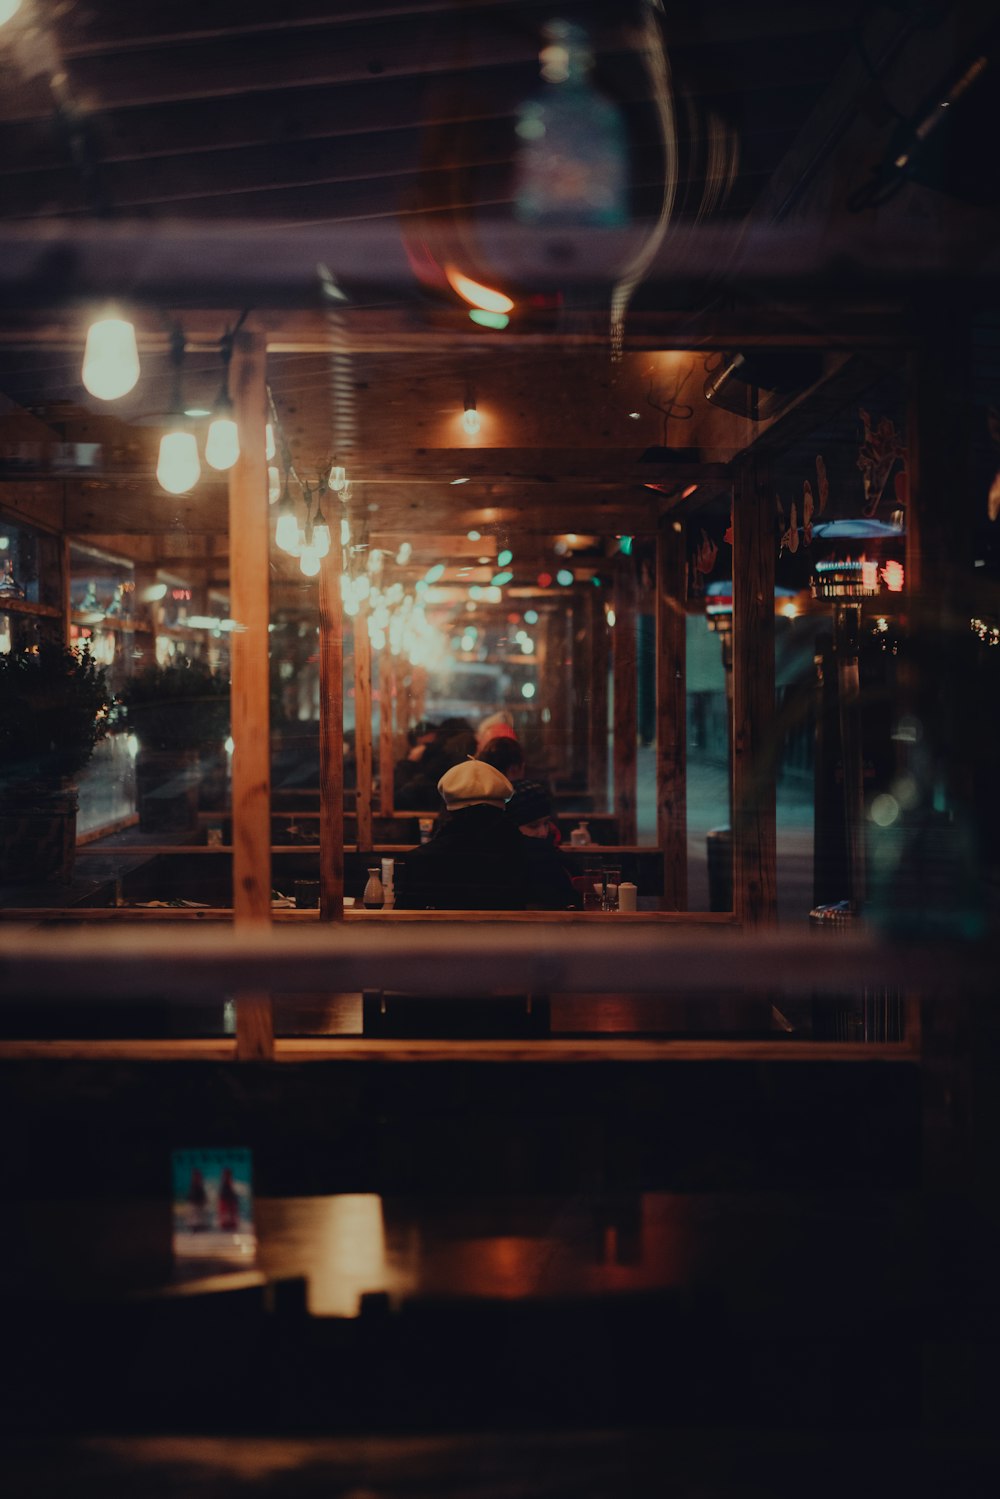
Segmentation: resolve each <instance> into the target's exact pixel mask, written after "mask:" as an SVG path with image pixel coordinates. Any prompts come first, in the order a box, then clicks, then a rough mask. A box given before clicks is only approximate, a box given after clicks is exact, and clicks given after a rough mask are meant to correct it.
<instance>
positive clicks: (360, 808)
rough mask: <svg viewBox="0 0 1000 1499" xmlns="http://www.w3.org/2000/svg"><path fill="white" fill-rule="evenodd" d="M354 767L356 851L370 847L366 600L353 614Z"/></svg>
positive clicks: (369, 649)
mask: <svg viewBox="0 0 1000 1499" xmlns="http://www.w3.org/2000/svg"><path fill="white" fill-rule="evenodd" d="M354 770H355V776H356V780H357V788H358V793H357V814H358V822H357V828H358V835H357V836H358V851H359V852H360V853H370V852H371V847H372V841H373V840H372V647H371V641H370V639H369V637H368V601H367V599H365V600H363V601H362V603H361V604H360V605H359V607H358V612H357V614H356V615H355V616H354Z"/></svg>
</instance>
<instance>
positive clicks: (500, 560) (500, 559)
mask: <svg viewBox="0 0 1000 1499" xmlns="http://www.w3.org/2000/svg"><path fill="white" fill-rule="evenodd" d="M513 560H514V553H513V552H512V551H511V549H510V547H504V549H503V551H502V552H498V553H497V566H498V567H507V566H508V564H509V563H511V562H513Z"/></svg>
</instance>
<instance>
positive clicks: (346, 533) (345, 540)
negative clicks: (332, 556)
mask: <svg viewBox="0 0 1000 1499" xmlns="http://www.w3.org/2000/svg"><path fill="white" fill-rule="evenodd" d="M350 540H351V523H350V521H349V520H341V522H340V544H341V546H342V547H346V546H348V545H349V544H350Z"/></svg>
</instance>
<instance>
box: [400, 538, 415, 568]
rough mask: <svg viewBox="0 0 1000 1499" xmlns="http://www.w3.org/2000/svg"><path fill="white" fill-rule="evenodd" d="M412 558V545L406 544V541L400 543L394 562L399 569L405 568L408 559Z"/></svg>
mask: <svg viewBox="0 0 1000 1499" xmlns="http://www.w3.org/2000/svg"><path fill="white" fill-rule="evenodd" d="M412 556H413V546H412V544H411V543H410V542H408V541H404V542H402V543H401V545H400V548H399V551H398V552H397V553H396V561H397V563H398V564H399V566H400V567H405V566H406V564H407V563H408V562H409V560H410V558H411V557H412Z"/></svg>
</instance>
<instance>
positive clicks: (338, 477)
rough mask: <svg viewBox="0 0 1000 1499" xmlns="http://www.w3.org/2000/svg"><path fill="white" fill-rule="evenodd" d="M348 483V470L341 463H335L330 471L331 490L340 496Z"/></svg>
mask: <svg viewBox="0 0 1000 1499" xmlns="http://www.w3.org/2000/svg"><path fill="white" fill-rule="evenodd" d="M346 483H347V470H346V468H343V467H342V466H341V465H340V464H339V463H335V464H334V465H333V467H332V468H331V470H330V488H331V489H332V490H333V492H334V494H339V493H340V491H341V490H342V489H343V487H344V485H345V484H346Z"/></svg>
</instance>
